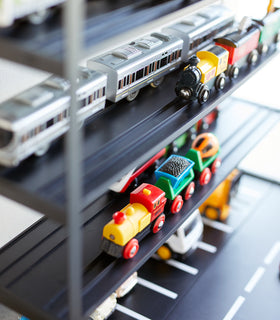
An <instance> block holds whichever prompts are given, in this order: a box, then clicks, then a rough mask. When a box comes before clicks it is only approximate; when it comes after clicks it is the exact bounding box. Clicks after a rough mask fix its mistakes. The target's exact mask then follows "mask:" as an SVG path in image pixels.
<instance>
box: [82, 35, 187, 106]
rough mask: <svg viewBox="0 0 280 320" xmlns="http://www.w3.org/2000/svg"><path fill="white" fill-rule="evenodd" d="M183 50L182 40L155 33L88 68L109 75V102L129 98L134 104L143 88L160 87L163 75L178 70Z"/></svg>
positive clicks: (97, 61) (94, 59)
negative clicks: (149, 85) (148, 86)
mask: <svg viewBox="0 0 280 320" xmlns="http://www.w3.org/2000/svg"><path fill="white" fill-rule="evenodd" d="M182 48H183V40H182V39H180V38H178V37H176V36H173V35H169V36H167V35H165V34H163V33H152V34H151V35H148V36H145V37H143V38H140V39H137V40H135V41H133V42H131V43H130V44H127V45H124V46H121V47H119V48H117V49H114V50H113V51H111V52H108V53H105V54H104V55H102V56H99V57H97V58H93V59H90V60H88V62H87V66H88V67H89V68H90V69H92V70H97V71H100V72H105V73H106V74H107V75H108V88H107V99H108V100H110V101H112V102H117V101H119V100H121V99H123V98H125V97H126V98H127V100H128V101H131V100H133V99H135V98H136V96H137V95H138V93H139V90H140V89H141V88H143V87H145V86H147V85H148V84H151V85H152V86H154V87H156V86H158V85H159V84H160V82H161V79H162V78H163V77H164V75H166V74H167V73H170V72H171V71H172V70H174V69H176V68H178V67H179V65H180V63H181V54H182Z"/></svg>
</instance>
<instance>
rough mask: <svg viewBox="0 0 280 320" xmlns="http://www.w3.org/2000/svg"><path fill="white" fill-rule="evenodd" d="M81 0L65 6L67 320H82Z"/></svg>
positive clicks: (71, 1) (75, 0) (69, 1)
mask: <svg viewBox="0 0 280 320" xmlns="http://www.w3.org/2000/svg"><path fill="white" fill-rule="evenodd" d="M83 13H84V0H68V1H66V3H65V10H64V26H65V29H64V30H65V33H66V34H65V39H66V42H65V46H66V50H65V52H66V59H65V65H64V68H65V70H64V73H65V76H66V78H67V79H68V80H69V81H70V83H71V105H70V120H69V121H70V128H69V131H68V132H67V135H66V170H67V172H66V190H67V236H68V255H67V257H68V305H69V319H70V320H80V319H82V314H83V313H82V232H81V227H82V225H81V224H82V223H81V215H80V211H81V198H82V191H81V190H82V181H81V176H82V175H81V170H82V169H81V154H82V133H81V131H82V130H81V129H79V123H78V119H77V111H78V105H77V96H76V91H77V87H78V85H77V77H78V62H79V60H80V56H81V46H82V45H83V42H82V21H83Z"/></svg>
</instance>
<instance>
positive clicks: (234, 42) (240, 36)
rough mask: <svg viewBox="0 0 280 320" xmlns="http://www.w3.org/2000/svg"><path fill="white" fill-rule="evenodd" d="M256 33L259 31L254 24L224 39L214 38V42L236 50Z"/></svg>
mask: <svg viewBox="0 0 280 320" xmlns="http://www.w3.org/2000/svg"><path fill="white" fill-rule="evenodd" d="M257 31H260V28H259V27H258V26H257V25H256V24H252V25H251V26H250V27H249V28H248V29H246V30H244V31H234V32H231V33H229V34H227V35H225V36H224V37H219V38H216V39H214V41H215V42H217V43H220V44H224V45H227V46H230V47H233V48H238V47H240V46H242V45H243V44H244V43H246V42H247V41H248V40H250V39H251V37H252V35H253V34H254V33H255V32H257Z"/></svg>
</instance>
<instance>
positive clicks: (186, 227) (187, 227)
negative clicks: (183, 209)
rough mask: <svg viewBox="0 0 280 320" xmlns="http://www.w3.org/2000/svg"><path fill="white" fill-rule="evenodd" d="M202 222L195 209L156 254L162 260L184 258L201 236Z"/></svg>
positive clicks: (195, 245) (195, 246) (193, 248)
mask: <svg viewBox="0 0 280 320" xmlns="http://www.w3.org/2000/svg"><path fill="white" fill-rule="evenodd" d="M202 234H203V223H202V219H201V215H200V213H199V211H198V210H195V211H194V212H193V213H192V214H191V215H190V216H189V217H188V218H187V219H186V220H185V222H184V223H183V224H182V225H181V226H180V227H179V228H178V229H177V231H176V232H175V233H174V234H173V235H172V236H171V237H170V238H169V239H168V240H167V241H166V243H165V244H164V245H163V246H162V247H160V248H159V249H158V251H157V254H158V255H159V256H160V258H162V259H163V260H167V259H170V258H180V259H184V258H186V257H187V256H189V255H190V254H191V253H192V252H193V251H194V250H195V249H196V248H197V243H198V241H199V240H200V239H201V238H202Z"/></svg>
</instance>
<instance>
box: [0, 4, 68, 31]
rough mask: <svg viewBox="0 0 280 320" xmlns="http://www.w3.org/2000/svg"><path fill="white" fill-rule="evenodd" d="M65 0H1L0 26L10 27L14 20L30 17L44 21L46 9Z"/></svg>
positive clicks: (37, 20) (33, 21)
mask: <svg viewBox="0 0 280 320" xmlns="http://www.w3.org/2000/svg"><path fill="white" fill-rule="evenodd" d="M64 1H65V0H37V1H33V0H20V1H18V0H0V27H8V26H10V25H12V24H13V23H14V20H16V19H20V18H24V17H28V18H29V20H30V21H31V22H32V23H34V24H38V23H41V22H43V21H44V18H45V17H46V16H47V14H46V11H47V10H48V9H49V8H50V7H53V6H56V5H59V4H61V3H63V2H64Z"/></svg>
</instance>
